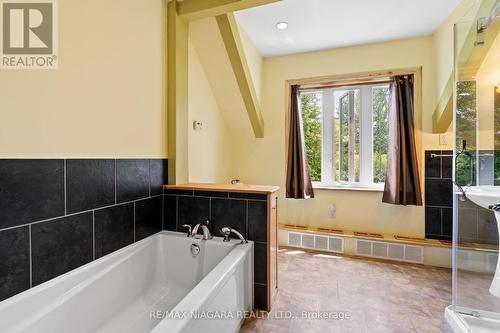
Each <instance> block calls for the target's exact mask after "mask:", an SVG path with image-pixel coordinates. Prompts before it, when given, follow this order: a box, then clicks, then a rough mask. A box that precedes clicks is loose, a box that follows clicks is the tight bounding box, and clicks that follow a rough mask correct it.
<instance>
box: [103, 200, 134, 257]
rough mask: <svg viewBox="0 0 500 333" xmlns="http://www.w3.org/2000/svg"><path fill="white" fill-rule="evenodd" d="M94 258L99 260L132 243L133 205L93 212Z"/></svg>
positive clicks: (128, 204)
mask: <svg viewBox="0 0 500 333" xmlns="http://www.w3.org/2000/svg"><path fill="white" fill-rule="evenodd" d="M94 224H95V257H96V258H100V257H102V256H104V255H106V254H109V253H111V252H113V251H116V250H119V249H121V248H122V247H125V246H127V245H130V244H132V243H133V242H134V203H127V204H123V205H118V206H113V207H109V208H104V209H99V210H96V211H95V212H94Z"/></svg>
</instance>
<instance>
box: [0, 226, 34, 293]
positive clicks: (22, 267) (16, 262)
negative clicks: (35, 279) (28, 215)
mask: <svg viewBox="0 0 500 333" xmlns="http://www.w3.org/2000/svg"><path fill="white" fill-rule="evenodd" d="M29 287H30V243H29V226H23V227H18V228H13V229H7V230H5V231H2V232H0V301H1V300H4V299H6V298H8V297H10V296H13V295H15V294H17V293H20V292H22V291H25V290H26V289H29Z"/></svg>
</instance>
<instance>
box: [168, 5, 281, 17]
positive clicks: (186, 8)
mask: <svg viewBox="0 0 500 333" xmlns="http://www.w3.org/2000/svg"><path fill="white" fill-rule="evenodd" d="M173 1H176V0H173ZM277 1H281V0H183V1H179V2H177V13H178V14H179V15H182V16H184V17H186V18H187V19H188V20H195V19H200V18H205V17H213V16H217V15H223V14H227V13H231V12H235V11H238V10H242V9H247V8H251V7H257V6H261V5H266V4H269V3H273V2H277Z"/></svg>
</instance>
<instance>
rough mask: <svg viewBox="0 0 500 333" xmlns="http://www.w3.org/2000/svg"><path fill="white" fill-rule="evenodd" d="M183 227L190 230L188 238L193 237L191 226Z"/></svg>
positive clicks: (185, 225)
mask: <svg viewBox="0 0 500 333" xmlns="http://www.w3.org/2000/svg"><path fill="white" fill-rule="evenodd" d="M182 227H183V228H187V229H188V231H187V236H188V237H193V234H192V228H191V226H190V225H189V224H184V225H183V226H182Z"/></svg>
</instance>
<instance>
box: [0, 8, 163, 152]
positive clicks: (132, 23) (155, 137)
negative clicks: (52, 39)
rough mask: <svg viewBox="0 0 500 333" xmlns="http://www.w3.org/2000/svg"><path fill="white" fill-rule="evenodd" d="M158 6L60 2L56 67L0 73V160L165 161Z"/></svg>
mask: <svg viewBox="0 0 500 333" xmlns="http://www.w3.org/2000/svg"><path fill="white" fill-rule="evenodd" d="M164 31H165V29H164V1H163V0H108V1H100V0H88V1H77V0H64V1H59V37H60V42H59V69H57V70H53V71H43V70H37V71H31V70H27V71H20V70H15V71H14V70H12V71H0V115H1V117H0V119H1V121H0V157H2V158H5V157H105V156H110V157H132V156H133V157H166V156H167V152H166V130H165V128H166V120H165V114H164V113H165V112H164V110H165V107H164V77H165V73H164V67H165V66H164V44H165V38H164Z"/></svg>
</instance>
